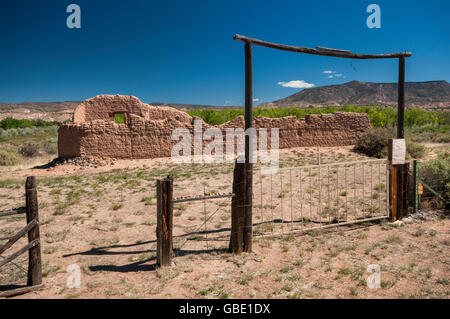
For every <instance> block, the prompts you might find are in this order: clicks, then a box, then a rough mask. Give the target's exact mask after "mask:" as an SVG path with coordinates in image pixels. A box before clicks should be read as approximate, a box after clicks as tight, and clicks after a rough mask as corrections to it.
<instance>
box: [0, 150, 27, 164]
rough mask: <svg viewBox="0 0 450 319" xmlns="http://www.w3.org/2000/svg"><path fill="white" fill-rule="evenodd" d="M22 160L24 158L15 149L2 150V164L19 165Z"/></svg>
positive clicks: (0, 155)
mask: <svg viewBox="0 0 450 319" xmlns="http://www.w3.org/2000/svg"><path fill="white" fill-rule="evenodd" d="M21 162H22V159H21V158H20V156H19V155H18V154H17V152H16V151H15V150H12V149H10V150H6V149H3V150H0V166H11V165H17V164H20V163H21Z"/></svg>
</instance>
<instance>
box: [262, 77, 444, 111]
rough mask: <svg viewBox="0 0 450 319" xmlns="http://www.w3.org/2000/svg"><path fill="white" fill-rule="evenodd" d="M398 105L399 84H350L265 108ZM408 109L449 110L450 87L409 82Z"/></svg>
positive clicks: (307, 91)
mask: <svg viewBox="0 0 450 319" xmlns="http://www.w3.org/2000/svg"><path fill="white" fill-rule="evenodd" d="M348 104H350V105H383V106H396V105H397V83H374V82H359V81H351V82H347V83H344V84H338V85H327V86H321V87H315V88H310V89H304V90H302V91H300V92H298V93H295V94H293V95H291V96H288V97H286V98H284V99H281V100H277V101H273V102H272V103H264V104H262V105H260V106H262V107H288V106H295V107H310V106H327V105H331V106H342V105H348ZM405 105H406V107H420V108H427V109H428V108H433V109H436V108H439V109H445V108H449V107H450V84H449V83H447V81H429V82H406V83H405Z"/></svg>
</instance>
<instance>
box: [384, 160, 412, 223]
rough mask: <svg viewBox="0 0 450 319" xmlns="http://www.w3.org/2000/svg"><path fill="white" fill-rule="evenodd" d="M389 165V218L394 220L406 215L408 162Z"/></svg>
mask: <svg viewBox="0 0 450 319" xmlns="http://www.w3.org/2000/svg"><path fill="white" fill-rule="evenodd" d="M389 167H390V169H389V206H390V209H389V219H390V220H391V221H395V220H399V219H402V218H403V217H406V216H407V215H408V170H409V163H405V164H397V165H392V164H389Z"/></svg>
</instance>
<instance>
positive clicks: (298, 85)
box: [278, 80, 314, 89]
mask: <svg viewBox="0 0 450 319" xmlns="http://www.w3.org/2000/svg"><path fill="white" fill-rule="evenodd" d="M278 84H279V85H281V86H282V87H285V88H295V89H305V88H312V87H313V86H314V84H313V83H307V82H305V81H303V80H295V81H289V82H278Z"/></svg>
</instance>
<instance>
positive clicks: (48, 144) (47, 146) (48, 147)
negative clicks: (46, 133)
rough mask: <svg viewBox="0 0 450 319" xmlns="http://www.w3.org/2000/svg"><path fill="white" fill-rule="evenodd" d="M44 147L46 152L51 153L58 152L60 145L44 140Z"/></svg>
mask: <svg viewBox="0 0 450 319" xmlns="http://www.w3.org/2000/svg"><path fill="white" fill-rule="evenodd" d="M42 148H43V149H44V152H45V153H47V154H50V155H53V154H56V153H57V152H58V147H57V146H56V144H55V143H51V142H47V141H46V142H44V143H43V144H42Z"/></svg>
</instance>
